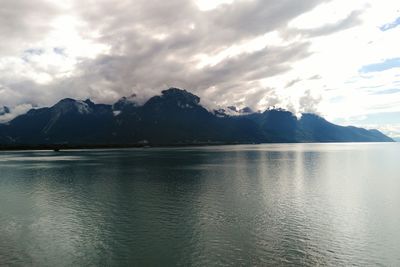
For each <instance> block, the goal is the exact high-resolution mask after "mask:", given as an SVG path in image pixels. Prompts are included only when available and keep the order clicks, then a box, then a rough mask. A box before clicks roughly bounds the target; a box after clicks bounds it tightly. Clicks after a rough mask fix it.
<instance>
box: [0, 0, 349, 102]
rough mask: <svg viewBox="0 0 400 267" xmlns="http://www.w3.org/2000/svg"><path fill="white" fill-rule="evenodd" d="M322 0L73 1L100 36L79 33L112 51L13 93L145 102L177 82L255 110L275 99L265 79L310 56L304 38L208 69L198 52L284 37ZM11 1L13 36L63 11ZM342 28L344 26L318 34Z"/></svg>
mask: <svg viewBox="0 0 400 267" xmlns="http://www.w3.org/2000/svg"><path fill="white" fill-rule="evenodd" d="M322 2H326V1H321V0H309V1H292V0H282V1H275V0H274V1H273V0H237V1H234V2H233V3H232V4H224V5H220V6H218V7H217V8H215V9H212V10H208V11H201V10H199V8H198V6H197V5H196V4H195V2H194V1H188V0H170V1H164V0H163V1H161V0H134V1H127V0H120V1H112V0H96V1H94V0H88V1H85V3H84V4H83V3H81V2H78V1H74V2H73V3H74V6H73V7H72V8H71V10H73V13H74V15H75V16H77V17H78V18H79V19H80V20H82V21H83V22H85V23H86V24H87V27H86V28H85V29H90V30H91V32H96V33H97V36H98V37H97V38H96V39H94V38H93V37H92V36H91V34H90V33H88V32H85V31H82V32H80V34H81V36H83V37H84V38H85V37H87V38H91V40H93V41H95V42H97V43H101V44H105V45H107V46H108V47H110V49H109V52H108V53H107V54H103V55H98V56H97V57H96V58H94V59H80V63H79V64H78V65H77V69H76V70H75V72H74V75H73V76H71V77H69V78H65V79H62V80H56V82H53V83H51V84H48V85H38V84H35V83H34V82H32V81H20V82H18V83H14V84H6V86H7V88H9V89H8V91H14V92H17V93H14V94H13V96H16V95H19V96H20V97H16V99H19V100H18V101H17V100H15V101H17V102H21V103H22V102H23V103H25V102H26V99H28V98H30V99H31V101H32V103H34V104H39V105H43V104H47V105H48V104H52V103H54V102H56V101H57V100H58V99H60V98H63V97H75V98H86V97H90V98H92V99H94V100H96V101H101V102H112V101H115V100H116V99H117V98H119V97H121V96H123V95H131V94H132V93H133V92H135V93H137V94H138V96H139V99H140V97H142V100H144V99H145V98H146V97H148V96H151V95H154V94H157V93H159V92H160V90H162V89H165V88H166V87H169V86H176V87H182V88H186V89H188V90H190V91H192V92H194V93H196V94H198V95H199V96H201V97H203V99H210V98H211V99H212V101H213V102H215V103H216V104H218V103H227V104H229V102H231V103H233V102H237V101H239V99H244V100H243V101H245V102H247V103H243V105H249V106H252V107H254V106H256V105H257V104H259V102H260V101H261V100H263V99H264V100H265V97H269V96H270V97H271V99H275V98H274V96H273V95H272V93H271V89H265V88H264V87H263V86H261V85H260V83H259V81H260V80H262V79H264V78H268V77H273V76H275V75H279V74H282V73H285V72H287V71H288V70H290V68H291V65H292V63H293V62H296V61H298V60H301V59H303V58H305V57H307V56H309V55H310V52H309V42H308V41H307V40H306V39H302V40H299V41H296V42H292V43H291V44H290V45H285V46H283V45H282V46H279V45H278V46H277V45H275V46H274V45H272V44H269V43H265V44H264V45H265V48H263V49H261V50H258V51H242V52H240V53H239V54H236V55H234V56H230V57H226V58H223V59H222V60H221V61H220V62H218V63H216V64H215V65H210V64H208V65H207V64H206V65H205V66H203V67H202V68H199V67H198V63H199V61H198V58H199V56H200V55H203V54H205V55H209V56H214V55H217V54H218V53H219V52H221V51H223V50H225V49H227V48H230V47H232V46H234V45H240V44H243V42H246V41H249V40H251V39H253V38H255V37H259V36H262V35H264V34H266V33H268V32H271V31H275V30H276V31H278V32H281V34H283V35H285V33H286V31H289V30H288V29H287V24H288V22H289V21H291V20H292V19H294V18H296V17H297V16H299V15H301V14H303V13H304V12H307V11H310V10H311V9H313V8H314V7H316V6H317V5H318V4H320V3H322ZM5 3H6V6H7V8H6V9H4V10H11V11H13V12H15V11H18V10H19V9H21V13H20V14H21V15H17V16H15V14H14V17H13V15H9V18H8V19H7V20H11V21H13V22H12V23H11V24H10V26H7V27H5V26H0V33H1V35H2V36H4V35H6V34H8V33H12V32H14V33H18V34H17V35H16V38H15V40H17V39H18V38H22V37H27V38H32V39H35V38H41V37H43V36H42V35H43V34H45V33H46V32H47V31H48V30H49V28H48V27H49V26H48V22H49V21H50V18H51V16H52V15H54V14H56V12H57V10H56V9H55V8H54V7H52V6H50V5H49V4H48V3H47V2H45V1H35V4H33V2H32V1H23V0H18V1H15V0H13V1H11V0H6V1H5ZM2 10H3V8H2ZM3 12H4V11H3ZM11 13H12V12H11ZM23 14H25V15H24V16H22V15H23ZM2 19H3V20H4V16H2ZM348 23H349V22H346V23H344V22H343V23H342V24H348ZM340 27H344V26H335V27H334V26H331V27H330V28H329V29H325V30H322V29H319V30H318V31H320V32H323V31H332V30H333V29H335V30H338V28H340ZM314 34H315V33H314ZM29 48H31V47H29V45H27V47H26V48H25V49H24V50H23V51H30V50H28V49H29ZM0 49H1V47H0ZM35 49H36V48H35ZM37 49H40V48H37ZM60 51H61V50H60ZM63 53H64V52H63ZM0 84H1V77H0ZM3 85H4V84H3ZM28 85H29V86H28ZM263 94H265V97H263ZM39 95H40V96H41V97H38V96H39ZM9 96H11V94H9ZM257 100H259V101H257ZM204 101H206V100H204ZM240 101H242V100H240ZM265 102H267V103H268V101H264V103H265ZM272 102H273V103H275V102H276V100H273V101H272ZM0 104H1V103H0Z"/></svg>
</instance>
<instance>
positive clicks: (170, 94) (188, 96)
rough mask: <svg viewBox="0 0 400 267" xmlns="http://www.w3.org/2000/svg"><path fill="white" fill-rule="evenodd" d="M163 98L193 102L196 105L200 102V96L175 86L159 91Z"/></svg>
mask: <svg viewBox="0 0 400 267" xmlns="http://www.w3.org/2000/svg"><path fill="white" fill-rule="evenodd" d="M161 93H162V96H161V97H163V98H169V99H172V98H173V99H176V100H180V101H183V102H184V103H187V104H194V105H198V104H199V103H200V97H198V96H196V95H194V94H192V93H190V92H188V91H186V90H184V89H179V88H175V87H171V88H169V89H167V90H164V91H162V92H161Z"/></svg>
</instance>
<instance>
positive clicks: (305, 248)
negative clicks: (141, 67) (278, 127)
mask: <svg viewBox="0 0 400 267" xmlns="http://www.w3.org/2000/svg"><path fill="white" fill-rule="evenodd" d="M0 265H11V266H31V265H33V266H110V265H111V266H124V265H130V266H132V265H136V266H174V265H181V266H187V265H195V266H249V265H250V266H270V265H307V266H315V265H331V266H348V265H356V266H380V265H381V266H400V144H285V145H258V146H221V147H203V148H172V149H169V148H168V149H155V148H154V149H130V150H94V151H65V152H59V153H56V152H39V151H37V152H0Z"/></svg>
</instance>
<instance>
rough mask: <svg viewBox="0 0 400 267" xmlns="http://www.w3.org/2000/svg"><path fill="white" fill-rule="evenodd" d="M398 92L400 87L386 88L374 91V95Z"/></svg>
mask: <svg viewBox="0 0 400 267" xmlns="http://www.w3.org/2000/svg"><path fill="white" fill-rule="evenodd" d="M396 93H400V89H397V88H393V89H385V90H381V91H375V92H373V94H374V95H390V94H396Z"/></svg>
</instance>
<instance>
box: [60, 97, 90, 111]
mask: <svg viewBox="0 0 400 267" xmlns="http://www.w3.org/2000/svg"><path fill="white" fill-rule="evenodd" d="M91 104H93V105H94V103H93V102H92V101H90V100H86V101H78V100H75V99H72V98H64V99H62V100H60V101H59V102H58V103H57V104H55V105H54V106H53V110H54V111H55V112H57V113H60V114H66V113H69V112H78V113H81V114H88V113H90V112H91V107H90V106H91Z"/></svg>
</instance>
